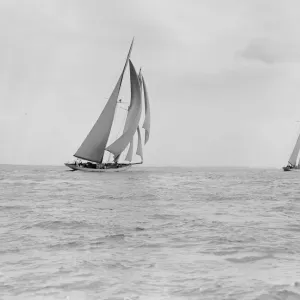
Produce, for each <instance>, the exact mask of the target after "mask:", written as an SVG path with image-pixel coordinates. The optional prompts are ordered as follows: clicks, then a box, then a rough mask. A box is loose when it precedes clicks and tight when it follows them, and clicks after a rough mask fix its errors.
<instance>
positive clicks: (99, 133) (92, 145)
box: [74, 40, 133, 163]
mask: <svg viewBox="0 0 300 300" xmlns="http://www.w3.org/2000/svg"><path fill="white" fill-rule="evenodd" d="M132 45H133V40H132V43H131V46H130V49H129V52H128V55H127V59H126V62H125V65H124V68H123V71H122V73H121V76H120V78H119V80H118V82H117V84H116V86H115V88H114V90H113V92H112V94H111V96H110V98H109V100H108V102H107V103H106V105H105V107H104V109H103V111H102V113H101V115H100V116H99V118H98V120H97V122H96V123H95V125H94V126H93V128H92V129H91V131H90V132H89V134H88V135H87V137H86V138H85V140H84V141H83V143H82V144H81V146H80V147H79V149H78V150H77V152H76V153H75V154H74V156H75V157H78V158H82V159H86V160H89V161H92V162H98V163H101V162H102V160H103V155H104V151H105V147H106V144H107V141H108V138H109V135H110V131H111V127H112V124H113V120H114V114H115V110H116V105H117V100H118V97H119V92H120V88H121V85H122V80H123V76H124V72H125V70H126V67H127V64H128V61H129V57H130V54H131V50H132Z"/></svg>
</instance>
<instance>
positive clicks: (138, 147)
mask: <svg viewBox="0 0 300 300" xmlns="http://www.w3.org/2000/svg"><path fill="white" fill-rule="evenodd" d="M137 133H138V146H137V150H136V154H137V155H139V156H140V157H141V159H142V161H143V145H142V137H141V131H140V126H138V128H137Z"/></svg>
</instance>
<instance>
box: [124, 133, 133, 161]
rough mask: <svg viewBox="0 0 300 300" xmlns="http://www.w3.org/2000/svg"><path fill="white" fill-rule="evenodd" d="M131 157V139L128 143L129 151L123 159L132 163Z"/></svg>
mask: <svg viewBox="0 0 300 300" xmlns="http://www.w3.org/2000/svg"><path fill="white" fill-rule="evenodd" d="M132 156H133V137H132V139H131V141H130V144H129V149H128V152H127V155H126V157H125V160H127V161H129V162H131V161H132Z"/></svg>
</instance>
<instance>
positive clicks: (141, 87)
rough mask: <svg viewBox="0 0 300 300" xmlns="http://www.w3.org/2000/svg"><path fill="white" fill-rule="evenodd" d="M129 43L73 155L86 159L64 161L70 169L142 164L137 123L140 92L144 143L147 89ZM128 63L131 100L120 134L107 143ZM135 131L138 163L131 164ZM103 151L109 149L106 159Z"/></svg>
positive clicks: (96, 169) (147, 129) (111, 168)
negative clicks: (116, 77)
mask: <svg viewBox="0 0 300 300" xmlns="http://www.w3.org/2000/svg"><path fill="white" fill-rule="evenodd" d="M132 45H133V40H132V43H131V45H130V49H129V53H128V55H127V59H126V62H125V66H124V68H123V71H122V73H121V76H120V78H119V80H118V82H117V84H116V86H115V88H114V90H113V92H112V94H111V96H110V98H109V99H108V101H107V103H106V105H105V107H104V109H103V111H102V113H101V115H100V116H99V118H98V120H97V121H96V123H95V125H94V126H93V128H92V129H91V131H90V132H89V134H88V135H87V137H86V138H85V140H84V141H83V143H82V144H81V146H80V147H79V149H78V150H77V152H76V153H75V154H74V156H75V157H77V158H78V159H83V160H86V162H82V161H81V160H76V161H75V162H74V163H65V165H66V166H67V167H69V168H71V169H72V170H74V171H76V170H80V171H85V172H116V171H123V170H127V169H128V168H130V167H131V166H132V165H135V164H142V163H143V145H142V144H143V142H142V135H141V129H140V125H139V123H140V119H141V115H142V100H143V97H142V92H143V91H144V93H143V94H144V105H145V119H144V123H143V126H142V128H144V129H145V139H144V144H146V143H147V142H148V140H149V135H150V106H149V97H148V93H147V88H146V84H145V80H144V78H143V76H142V73H141V71H140V73H139V75H138V74H137V73H136V70H135V68H134V66H133V64H132V62H131V60H130V54H131V50H132ZM128 63H129V67H130V87H131V101H130V105H129V107H128V110H126V111H127V116H126V121H125V125H123V126H124V128H123V133H122V134H121V136H120V137H118V138H116V139H115V140H114V142H112V143H109V144H108V141H109V138H110V136H111V129H112V126H113V122H114V120H115V119H116V116H117V114H116V110H117V107H118V104H123V102H122V101H121V100H118V97H119V92H120V89H121V85H122V81H123V76H124V73H125V70H126V67H127V65H128ZM123 109H124V108H123ZM121 129H122V128H121ZM136 133H137V139H138V142H137V149H136V154H137V155H139V156H140V158H141V161H140V162H138V163H132V158H133V152H134V136H135V134H136ZM127 149H128V150H127ZM126 150H127V154H126V157H125V159H124V161H123V162H120V160H121V157H122V154H125V153H126ZM105 151H108V152H109V158H108V159H107V160H106V161H105V159H104V156H105ZM111 155H113V161H112V162H110V161H109V159H110V158H111ZM126 161H127V162H126Z"/></svg>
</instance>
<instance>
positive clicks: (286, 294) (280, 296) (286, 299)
mask: <svg viewBox="0 0 300 300" xmlns="http://www.w3.org/2000/svg"><path fill="white" fill-rule="evenodd" d="M255 300H300V294H299V293H295V292H292V291H288V290H283V291H276V292H271V293H267V294H262V295H260V296H258V297H257V298H255Z"/></svg>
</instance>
